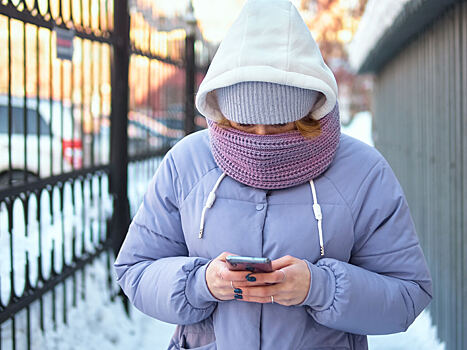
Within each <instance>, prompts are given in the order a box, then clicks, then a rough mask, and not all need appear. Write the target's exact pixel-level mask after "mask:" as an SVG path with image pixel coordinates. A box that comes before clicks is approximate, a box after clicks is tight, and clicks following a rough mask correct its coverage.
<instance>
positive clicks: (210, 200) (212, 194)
mask: <svg viewBox="0 0 467 350" xmlns="http://www.w3.org/2000/svg"><path fill="white" fill-rule="evenodd" d="M224 177H225V173H222V175H221V176H219V178H218V179H217V182H216V184H215V185H214V188H213V189H212V190H211V192H209V195H208V199H207V200H206V204H205V205H204V208H203V212H202V213H201V223H200V225H199V235H198V238H199V239H201V238H203V232H204V215H205V214H206V210H207V209H208V208H211V207H212V205H213V204H214V201H215V200H216V190H217V188H218V187H219V184H220V183H221V181H222V179H223V178H224Z"/></svg>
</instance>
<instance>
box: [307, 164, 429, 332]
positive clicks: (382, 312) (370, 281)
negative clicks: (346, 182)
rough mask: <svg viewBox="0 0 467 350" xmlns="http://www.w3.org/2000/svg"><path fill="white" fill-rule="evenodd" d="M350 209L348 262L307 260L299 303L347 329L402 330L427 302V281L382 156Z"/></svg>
mask: <svg viewBox="0 0 467 350" xmlns="http://www.w3.org/2000/svg"><path fill="white" fill-rule="evenodd" d="M350 207H351V211H352V215H353V217H354V235H355V241H354V246H353V249H352V256H351V259H350V261H349V262H348V263H347V262H342V261H339V260H336V259H333V258H323V259H320V260H318V261H317V263H316V264H312V263H310V262H309V261H307V263H308V268H309V269H310V272H311V283H310V290H309V292H308V295H307V298H306V299H305V301H304V302H303V303H302V304H300V305H304V306H305V307H306V308H307V311H308V313H309V314H310V315H311V317H313V318H314V319H315V320H316V322H318V323H320V324H322V325H324V326H326V327H330V328H334V329H338V330H343V331H346V332H351V333H356V334H389V333H397V332H402V331H406V330H407V328H408V327H409V326H410V325H411V324H412V322H413V321H414V320H415V318H416V317H417V316H418V315H419V313H420V312H421V311H422V310H423V309H424V308H425V307H426V306H427V305H428V304H429V302H430V301H431V298H432V282H431V276H430V272H429V270H428V268H427V265H426V261H425V257H424V255H423V252H422V250H421V247H420V244H419V241H418V237H417V234H416V232H415V228H414V224H413V221H412V218H411V216H410V212H409V208H408V205H407V202H406V200H405V197H404V194H403V191H402V188H401V186H400V184H399V182H398V181H397V179H396V177H395V175H394V173H393V172H392V169H391V168H390V166H389V164H387V162H386V161H385V160H384V159H382V160H380V161H378V163H377V164H376V165H375V166H374V167H373V168H372V170H371V171H370V172H369V174H368V175H367V176H366V178H365V180H364V181H363V183H362V185H361V187H360V189H359V190H358V193H357V195H356V197H355V199H354V201H353V203H352V204H351V205H350ZM324 219H325V218H324ZM324 219H323V220H324Z"/></svg>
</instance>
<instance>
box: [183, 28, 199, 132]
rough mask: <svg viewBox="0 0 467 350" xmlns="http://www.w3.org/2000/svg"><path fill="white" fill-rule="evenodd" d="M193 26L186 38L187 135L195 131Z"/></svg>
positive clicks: (194, 37) (194, 36)
mask: <svg viewBox="0 0 467 350" xmlns="http://www.w3.org/2000/svg"><path fill="white" fill-rule="evenodd" d="M195 33H196V31H195V30H193V28H190V27H189V28H188V31H187V35H186V39H185V73H186V81H185V84H186V90H185V91H186V96H185V135H188V134H191V133H193V132H194V131H195V114H196V112H195V72H196V66H195V65H196V63H195V39H196V35H195Z"/></svg>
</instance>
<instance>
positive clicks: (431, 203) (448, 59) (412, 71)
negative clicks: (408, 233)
mask: <svg viewBox="0 0 467 350" xmlns="http://www.w3.org/2000/svg"><path fill="white" fill-rule="evenodd" d="M466 57H467V2H466V1H460V0H457V1H456V0H444V1H439V0H398V1H393V0H385V1H382V0H377V1H375V0H370V1H369V2H368V4H367V7H366V11H365V14H364V15H363V18H362V21H361V24H360V28H359V30H358V32H357V34H356V36H355V40H354V41H353V43H352V48H351V55H350V61H351V62H352V64H353V66H354V68H356V69H357V70H358V71H359V72H360V73H373V74H374V89H373V94H372V112H373V131H374V132H373V136H374V141H375V146H376V147H377V148H378V149H379V150H380V151H381V152H382V153H383V155H384V156H385V157H386V159H387V160H388V161H389V163H390V164H391V166H392V167H393V169H394V171H395V172H396V174H397V176H398V178H399V180H400V182H401V184H402V186H403V188H404V190H405V191H406V196H407V200H408V202H409V204H410V208H411V212H412V216H413V218H414V221H415V225H416V227H417V230H418V235H419V237H420V241H421V244H422V247H423V249H424V252H425V256H426V258H427V261H428V264H429V266H430V270H431V273H432V277H433V282H434V299H433V302H432V303H431V305H430V311H431V314H432V317H433V320H434V323H435V325H436V326H437V329H438V336H439V338H440V339H441V340H442V341H444V342H445V343H446V349H448V350H451V349H467V234H466V232H467V203H466V202H467V201H466V199H467V152H466V151H467V141H466V139H467V137H466V136H467V104H466V96H467V60H466ZM394 234H397V232H394Z"/></svg>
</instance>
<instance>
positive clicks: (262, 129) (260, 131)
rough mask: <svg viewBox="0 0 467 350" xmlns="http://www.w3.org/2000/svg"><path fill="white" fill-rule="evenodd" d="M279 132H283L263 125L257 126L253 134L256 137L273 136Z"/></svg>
mask: <svg viewBox="0 0 467 350" xmlns="http://www.w3.org/2000/svg"><path fill="white" fill-rule="evenodd" d="M279 132H281V130H277V128H274V127H273V126H271V125H263V124H257V125H256V126H255V127H254V129H253V133H254V134H256V135H271V134H276V133H279Z"/></svg>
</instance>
